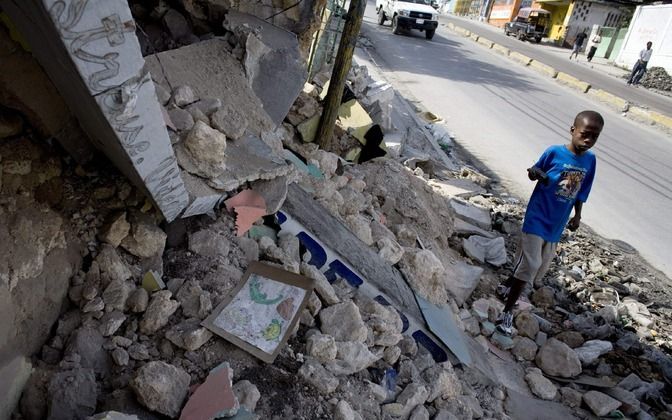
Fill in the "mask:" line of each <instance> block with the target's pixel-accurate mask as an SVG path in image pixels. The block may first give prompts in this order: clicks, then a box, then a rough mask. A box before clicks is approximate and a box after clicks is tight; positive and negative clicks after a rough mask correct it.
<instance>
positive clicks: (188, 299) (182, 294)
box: [175, 281, 212, 319]
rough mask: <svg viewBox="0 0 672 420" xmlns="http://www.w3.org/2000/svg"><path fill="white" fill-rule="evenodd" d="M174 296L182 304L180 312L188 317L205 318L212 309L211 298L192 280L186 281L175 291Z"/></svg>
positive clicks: (208, 293)
mask: <svg viewBox="0 0 672 420" xmlns="http://www.w3.org/2000/svg"><path fill="white" fill-rule="evenodd" d="M175 298H176V299H177V301H178V302H180V305H181V306H182V313H183V314H184V315H185V316H188V317H190V318H199V319H205V318H207V317H208V315H210V312H211V311H212V298H211V295H210V292H206V291H205V290H203V289H202V288H201V286H199V285H198V284H197V283H196V282H194V281H189V282H186V283H184V284H183V285H182V287H180V290H178V291H177V295H175Z"/></svg>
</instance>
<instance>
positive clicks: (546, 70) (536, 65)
mask: <svg viewBox="0 0 672 420" xmlns="http://www.w3.org/2000/svg"><path fill="white" fill-rule="evenodd" d="M530 68H532V69H534V70H536V71H538V72H539V73H542V74H546V75H548V76H551V79H555V78H556V77H558V71H557V70H556V69H554V68H553V67H551V66H549V65H548V64H544V63H541V62H539V61H537V60H532V62H531V63H530Z"/></svg>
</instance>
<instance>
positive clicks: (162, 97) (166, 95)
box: [154, 83, 170, 106]
mask: <svg viewBox="0 0 672 420" xmlns="http://www.w3.org/2000/svg"><path fill="white" fill-rule="evenodd" d="M154 90H155V92H156V99H158V100H159V103H160V104H161V105H163V106H166V105H168V101H170V92H168V90H167V89H166V88H164V87H163V86H161V85H160V84H158V83H154Z"/></svg>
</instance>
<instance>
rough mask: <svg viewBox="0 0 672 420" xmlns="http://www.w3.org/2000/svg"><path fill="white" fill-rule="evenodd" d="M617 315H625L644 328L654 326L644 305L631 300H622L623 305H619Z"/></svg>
mask: <svg viewBox="0 0 672 420" xmlns="http://www.w3.org/2000/svg"><path fill="white" fill-rule="evenodd" d="M619 313H625V314H627V315H628V316H629V317H630V318H632V320H633V321H635V322H636V323H638V324H639V325H641V326H642V327H644V328H651V327H652V326H653V324H654V321H653V319H652V317H651V312H649V309H648V308H647V307H646V305H644V304H643V303H641V302H638V301H636V300H634V299H631V298H625V299H624V300H623V303H621V304H620V305H619Z"/></svg>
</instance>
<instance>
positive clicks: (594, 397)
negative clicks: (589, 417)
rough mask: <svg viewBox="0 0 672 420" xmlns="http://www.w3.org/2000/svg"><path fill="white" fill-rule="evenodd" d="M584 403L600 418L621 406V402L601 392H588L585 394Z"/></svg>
mask: <svg viewBox="0 0 672 420" xmlns="http://www.w3.org/2000/svg"><path fill="white" fill-rule="evenodd" d="M583 401H584V402H585V403H586V405H587V406H588V407H589V408H590V409H591V411H592V412H593V413H595V415H596V416H598V417H603V416H606V415H607V414H609V413H611V412H612V411H614V410H616V409H618V407H620V406H621V402H620V401H618V400H615V399H613V398H611V397H610V396H608V395H606V394H603V393H601V392H599V391H588V392H586V393H585V394H583Z"/></svg>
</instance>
